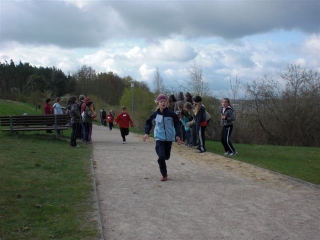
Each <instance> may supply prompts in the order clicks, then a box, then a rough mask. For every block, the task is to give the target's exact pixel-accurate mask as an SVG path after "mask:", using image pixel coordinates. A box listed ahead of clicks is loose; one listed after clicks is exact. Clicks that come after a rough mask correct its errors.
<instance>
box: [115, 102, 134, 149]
mask: <svg viewBox="0 0 320 240" xmlns="http://www.w3.org/2000/svg"><path fill="white" fill-rule="evenodd" d="M114 121H115V125H117V124H119V127H120V133H121V137H122V144H125V143H126V136H127V135H129V125H130V126H131V127H133V121H132V119H131V117H130V115H129V113H128V112H127V108H126V107H122V108H121V112H120V113H119V114H118V116H117V117H116V119H115V120H114Z"/></svg>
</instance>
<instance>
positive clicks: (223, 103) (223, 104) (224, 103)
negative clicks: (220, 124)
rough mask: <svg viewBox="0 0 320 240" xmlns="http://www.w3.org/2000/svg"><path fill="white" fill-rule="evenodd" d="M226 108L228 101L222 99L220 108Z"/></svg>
mask: <svg viewBox="0 0 320 240" xmlns="http://www.w3.org/2000/svg"><path fill="white" fill-rule="evenodd" d="M228 106H229V103H228V101H227V100H225V99H223V100H222V107H224V108H226V107H228Z"/></svg>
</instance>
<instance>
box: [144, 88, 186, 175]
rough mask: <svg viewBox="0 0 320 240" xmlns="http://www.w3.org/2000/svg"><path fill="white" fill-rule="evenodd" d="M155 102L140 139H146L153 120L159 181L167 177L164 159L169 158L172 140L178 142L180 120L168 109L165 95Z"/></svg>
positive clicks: (161, 95)
mask: <svg viewBox="0 0 320 240" xmlns="http://www.w3.org/2000/svg"><path fill="white" fill-rule="evenodd" d="M155 103H156V104H157V110H156V111H155V112H154V113H152V115H151V116H150V117H149V119H148V120H147V121H146V125H145V135H144V136H143V137H142V140H143V141H146V139H147V138H148V137H149V134H150V131H151V129H152V127H153V122H155V127H154V137H155V139H156V147H155V149H156V153H157V155H158V164H159V168H160V172H161V175H162V178H161V181H166V180H167V178H168V172H167V165H166V160H168V159H169V158H170V154H171V146H172V142H173V141H175V140H177V142H178V143H180V120H179V118H178V116H177V114H176V113H175V112H173V111H171V110H169V108H168V98H167V96H165V95H164V94H160V95H159V96H158V97H157V99H156V100H155Z"/></svg>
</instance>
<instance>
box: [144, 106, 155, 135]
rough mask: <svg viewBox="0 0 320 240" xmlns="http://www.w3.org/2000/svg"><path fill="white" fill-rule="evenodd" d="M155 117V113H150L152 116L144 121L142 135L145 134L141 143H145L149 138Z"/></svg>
mask: <svg viewBox="0 0 320 240" xmlns="http://www.w3.org/2000/svg"><path fill="white" fill-rule="evenodd" d="M156 115H157V112H154V113H152V115H151V116H150V117H149V118H148V120H147V121H146V125H145V127H144V133H145V134H144V135H143V137H142V140H143V141H145V140H146V139H147V138H148V137H149V134H150V132H151V130H152V127H153V124H152V122H153V120H154V119H155V118H156Z"/></svg>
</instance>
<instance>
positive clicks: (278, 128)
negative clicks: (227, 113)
mask: <svg viewBox="0 0 320 240" xmlns="http://www.w3.org/2000/svg"><path fill="white" fill-rule="evenodd" d="M132 82H134V87H133V88H131V83H132ZM153 84H154V91H151V90H150V89H149V87H148V85H147V84H146V83H145V82H138V81H135V80H134V79H133V78H132V77H130V76H126V77H120V76H118V75H117V74H115V73H113V72H108V73H98V72H96V71H95V70H94V69H93V68H92V67H90V66H86V65H84V66H82V67H81V68H80V69H79V70H78V71H77V72H76V73H74V74H68V75H65V74H64V73H63V72H62V71H61V70H60V69H57V68H55V67H46V68H44V67H35V66H31V65H30V64H29V63H22V62H19V63H18V64H17V65H16V64H15V63H14V62H13V61H12V60H11V61H10V63H8V62H4V63H0V96H1V98H3V99H9V100H15V101H21V102H29V103H31V104H34V105H38V106H42V105H43V102H44V99H45V98H47V97H51V98H55V97H58V96H59V97H62V96H65V95H76V96H79V95H80V94H84V95H86V96H90V97H91V98H92V99H94V102H95V104H96V107H97V108H98V109H99V108H107V110H108V108H118V107H120V106H122V105H125V106H126V107H127V109H128V110H129V112H131V113H132V111H133V113H134V120H135V125H136V127H137V128H138V129H140V130H142V129H143V127H144V123H145V120H146V119H147V117H149V115H150V114H151V112H152V111H154V109H155V104H154V99H155V96H156V95H157V94H159V93H165V94H167V95H169V94H177V93H178V92H180V91H182V92H187V91H188V92H190V93H191V94H192V95H193V96H194V95H201V96H202V97H203V104H204V105H205V107H206V109H207V111H208V112H209V113H210V114H211V116H212V120H211V122H210V124H209V125H208V128H207V137H208V139H211V140H216V141H219V140H220V134H221V133H220V129H221V127H220V124H219V122H220V107H221V99H218V98H216V97H215V96H212V94H211V93H210V88H209V85H208V82H207V81H204V79H203V72H202V67H201V66H200V65H198V64H197V63H195V62H194V63H193V64H192V65H191V66H190V68H189V79H188V81H187V84H186V85H184V86H177V87H171V88H168V87H167V86H165V85H164V84H163V79H162V77H161V73H160V71H159V69H158V68H156V71H155V73H154V77H153ZM239 91H242V92H244V93H245V95H243V96H242V97H238V95H239ZM224 97H228V98H230V99H231V102H232V105H233V108H234V110H235V114H236V121H235V128H234V133H233V134H232V137H233V140H234V142H237V143H250V144H274V145H291V146H314V147H319V146H320V77H319V73H318V72H317V71H314V70H308V69H306V68H303V67H301V66H299V65H288V66H287V68H286V69H284V70H283V71H282V72H280V73H279V74H278V75H277V76H273V77H270V76H264V77H262V78H259V79H256V80H255V81H253V82H250V83H247V84H245V85H242V84H241V82H240V80H239V79H237V78H236V79H235V81H234V82H233V83H232V81H231V80H230V91H229V93H226V94H225V96H224ZM132 100H133V101H132Z"/></svg>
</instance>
